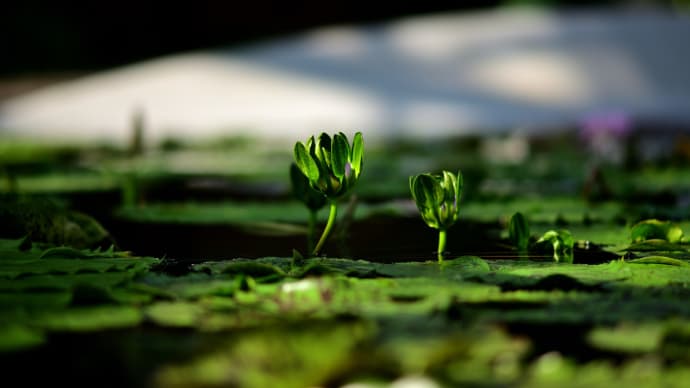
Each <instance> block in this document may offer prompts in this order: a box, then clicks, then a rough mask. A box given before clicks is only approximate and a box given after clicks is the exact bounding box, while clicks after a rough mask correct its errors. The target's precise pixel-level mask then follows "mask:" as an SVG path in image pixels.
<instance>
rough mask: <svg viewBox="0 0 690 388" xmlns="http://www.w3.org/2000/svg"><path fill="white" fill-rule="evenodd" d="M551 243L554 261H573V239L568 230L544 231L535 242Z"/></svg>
mask: <svg viewBox="0 0 690 388" xmlns="http://www.w3.org/2000/svg"><path fill="white" fill-rule="evenodd" d="M544 242H547V243H551V245H552V246H553V259H554V260H555V261H556V262H564V263H570V264H572V262H573V258H574V257H573V246H574V245H575V240H573V236H572V235H571V234H570V232H569V231H567V230H564V229H561V230H558V231H556V230H549V231H548V232H546V233H544V235H543V236H541V238H540V239H539V240H537V243H544Z"/></svg>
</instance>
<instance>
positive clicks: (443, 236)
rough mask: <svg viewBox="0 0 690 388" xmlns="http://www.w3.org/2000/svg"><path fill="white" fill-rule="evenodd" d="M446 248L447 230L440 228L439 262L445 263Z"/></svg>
mask: <svg viewBox="0 0 690 388" xmlns="http://www.w3.org/2000/svg"><path fill="white" fill-rule="evenodd" d="M445 249H446V230H445V229H439V230H438V262H439V263H443V251H444V250H445Z"/></svg>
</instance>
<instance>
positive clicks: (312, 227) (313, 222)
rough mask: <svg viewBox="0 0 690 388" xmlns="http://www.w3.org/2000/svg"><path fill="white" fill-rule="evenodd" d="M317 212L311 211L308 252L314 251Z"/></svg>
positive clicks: (308, 226)
mask: <svg viewBox="0 0 690 388" xmlns="http://www.w3.org/2000/svg"><path fill="white" fill-rule="evenodd" d="M316 213H317V211H316V210H311V209H310V210H309V224H308V225H307V229H308V230H307V252H311V251H312V250H313V249H314V235H315V234H316Z"/></svg>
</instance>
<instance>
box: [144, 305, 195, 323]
mask: <svg viewBox="0 0 690 388" xmlns="http://www.w3.org/2000/svg"><path fill="white" fill-rule="evenodd" d="M203 313H204V309H203V307H202V306H200V305H198V304H195V303H189V302H158V303H154V304H153V305H151V306H148V307H147V308H146V310H145V312H144V314H145V316H146V318H147V319H149V320H150V321H152V322H154V323H156V324H158V325H160V326H168V327H195V326H196V324H197V323H198V321H199V319H200V318H201V316H202V314H203Z"/></svg>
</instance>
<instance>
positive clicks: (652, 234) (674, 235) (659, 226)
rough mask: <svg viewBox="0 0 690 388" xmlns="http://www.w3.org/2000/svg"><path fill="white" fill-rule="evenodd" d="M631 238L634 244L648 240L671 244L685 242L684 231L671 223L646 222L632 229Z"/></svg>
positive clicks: (653, 220) (641, 222)
mask: <svg viewBox="0 0 690 388" xmlns="http://www.w3.org/2000/svg"><path fill="white" fill-rule="evenodd" d="M630 238H631V239H632V242H633V243H640V242H643V241H647V240H665V241H668V242H670V243H679V242H681V241H682V240H683V229H681V228H680V227H679V226H678V225H676V224H674V223H672V222H670V221H659V220H656V219H652V220H644V221H640V222H638V223H637V224H635V225H634V226H633V227H632V230H631V231H630Z"/></svg>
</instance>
